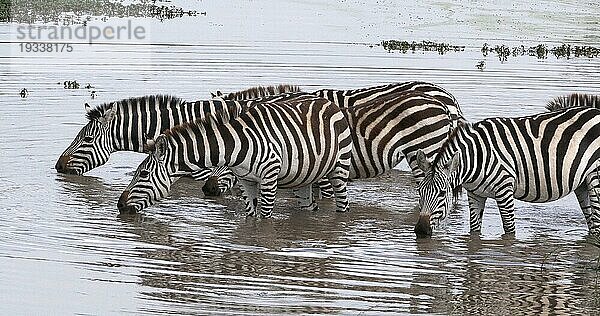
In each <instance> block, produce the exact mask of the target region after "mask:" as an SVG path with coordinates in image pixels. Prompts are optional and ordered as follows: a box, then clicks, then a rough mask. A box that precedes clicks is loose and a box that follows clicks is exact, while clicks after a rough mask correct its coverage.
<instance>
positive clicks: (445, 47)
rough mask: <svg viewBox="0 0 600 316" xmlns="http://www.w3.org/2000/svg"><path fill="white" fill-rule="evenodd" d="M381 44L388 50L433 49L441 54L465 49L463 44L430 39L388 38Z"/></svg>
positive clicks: (412, 50) (403, 51) (413, 50)
mask: <svg viewBox="0 0 600 316" xmlns="http://www.w3.org/2000/svg"><path fill="white" fill-rule="evenodd" d="M381 46H383V48H384V49H385V50H387V51H388V52H391V51H393V50H394V51H400V52H402V53H407V52H408V51H411V52H415V51H426V52H429V51H435V52H438V53H439V54H440V55H443V54H445V53H447V52H451V51H452V52H462V51H464V50H465V47H464V46H459V45H451V44H448V43H437V42H432V41H421V42H415V41H412V42H408V41H397V40H389V41H382V42H381Z"/></svg>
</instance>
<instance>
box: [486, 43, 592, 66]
mask: <svg viewBox="0 0 600 316" xmlns="http://www.w3.org/2000/svg"><path fill="white" fill-rule="evenodd" d="M481 53H482V54H483V56H484V57H487V56H488V54H490V53H495V54H496V55H497V56H498V59H499V60H500V61H501V62H505V61H507V60H508V57H510V56H513V57H517V56H532V57H536V58H538V59H546V58H548V55H549V54H552V55H554V56H555V57H556V58H566V59H570V58H577V57H587V58H595V57H599V56H600V48H597V47H593V46H577V45H568V44H562V45H560V46H555V47H552V48H548V46H547V45H546V44H538V45H536V46H530V47H525V45H519V46H514V47H510V46H507V45H496V46H494V47H491V46H490V45H488V44H487V43H484V44H483V47H482V48H481Z"/></svg>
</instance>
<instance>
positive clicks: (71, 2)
mask: <svg viewBox="0 0 600 316" xmlns="http://www.w3.org/2000/svg"><path fill="white" fill-rule="evenodd" d="M161 2H169V1H167V0H158V1H157V0H137V1H128V2H121V1H119V2H117V1H111V0H89V1H78V0H57V1H43V0H27V1H25V0H13V1H2V3H1V4H0V22H14V23H26V24H33V23H54V24H62V25H73V24H84V25H85V24H87V22H88V21H90V20H91V19H92V17H95V18H98V19H100V20H102V21H106V20H107V18H108V17H121V18H123V17H149V18H157V19H160V20H161V21H162V20H165V19H174V18H178V17H182V16H197V15H198V12H196V11H191V10H190V11H186V10H183V9H182V8H180V7H176V6H174V5H170V6H165V5H161V4H160V3H161ZM200 15H206V12H202V13H200Z"/></svg>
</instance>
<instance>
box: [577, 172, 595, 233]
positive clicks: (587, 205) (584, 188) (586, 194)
mask: <svg viewBox="0 0 600 316" xmlns="http://www.w3.org/2000/svg"><path fill="white" fill-rule="evenodd" d="M586 180H587V179H586ZM590 191H591V188H588V184H587V181H586V183H583V184H581V185H580V186H579V187H577V188H576V189H575V196H576V197H577V201H578V202H579V207H581V211H582V212H583V216H584V217H585V222H586V223H587V225H588V229H589V230H590V231H591V229H592V227H591V219H592V206H591V201H590Z"/></svg>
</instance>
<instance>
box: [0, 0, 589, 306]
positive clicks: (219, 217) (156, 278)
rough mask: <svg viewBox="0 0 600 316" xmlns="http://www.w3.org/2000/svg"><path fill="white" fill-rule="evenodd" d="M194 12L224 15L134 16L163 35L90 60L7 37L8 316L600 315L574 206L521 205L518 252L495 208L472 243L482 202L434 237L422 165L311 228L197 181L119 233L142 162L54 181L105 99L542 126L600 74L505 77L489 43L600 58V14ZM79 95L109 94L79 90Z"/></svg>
mask: <svg viewBox="0 0 600 316" xmlns="http://www.w3.org/2000/svg"><path fill="white" fill-rule="evenodd" d="M175 4H176V5H178V6H181V7H183V8H184V9H186V10H196V11H198V12H204V11H205V12H207V15H206V16H196V17H189V16H184V17H183V18H178V19H173V20H168V21H164V22H160V21H158V20H156V19H151V18H148V19H142V18H134V19H133V22H134V24H136V25H142V26H144V27H145V28H146V30H147V31H148V32H147V33H148V35H149V37H148V38H146V39H144V40H141V41H126V42H110V41H103V42H102V43H96V44H94V45H91V46H90V45H88V44H81V43H79V44H77V43H75V44H74V51H73V52H71V53H66V52H64V53H53V54H42V53H22V52H20V47H19V44H18V43H12V44H11V43H9V41H10V39H11V38H13V40H14V37H11V35H10V34H14V30H15V28H16V27H17V25H16V24H6V23H4V24H0V39H3V40H4V41H3V42H2V43H0V69H1V70H2V72H1V73H0V83H1V84H0V127H2V136H1V137H0V314H7V315H8V314H102V315H104V314H125V313H129V314H144V313H147V314H227V315H229V314H261V315H262V314H267V313H272V314H296V313H302V314H307V313H316V314H350V315H371V314H373V315H381V314H393V315H396V314H419V313H426V314H484V313H485V314H506V315H514V314H532V315H540V314H548V313H552V314H589V315H594V314H598V313H599V311H600V287H599V285H598V272H599V269H598V265H599V263H598V261H597V260H598V256H599V255H600V251H599V249H598V248H597V247H596V246H593V245H591V244H589V243H587V242H586V235H587V228H586V225H585V222H584V219H583V216H582V214H581V211H580V210H579V208H578V206H577V203H576V200H575V198H574V197H573V196H569V197H568V198H565V199H563V200H561V201H558V202H555V203H548V204H537V205H536V204H526V203H518V204H517V220H516V224H517V234H516V237H515V238H513V239H506V238H503V237H502V228H501V224H500V223H501V221H500V218H499V215H498V213H497V209H496V208H495V205H493V204H494V203H490V204H489V205H488V208H487V211H486V215H485V217H484V223H483V234H482V235H481V236H479V237H474V236H470V235H469V232H468V214H467V213H468V211H467V206H466V198H465V197H463V199H462V200H461V201H460V204H459V208H458V210H457V211H455V212H454V213H452V214H451V215H450V216H449V218H448V220H447V221H445V222H444V224H443V226H442V227H441V228H440V229H438V230H437V231H436V232H435V235H434V237H433V238H432V239H424V240H416V239H415V236H414V233H413V226H414V223H415V221H416V214H415V212H414V210H413V208H414V206H415V204H416V192H415V189H414V188H415V187H414V182H413V180H412V178H411V177H410V175H409V174H408V173H407V172H406V171H403V170H406V168H404V167H400V168H399V169H400V170H399V171H394V172H392V173H390V174H389V175H386V176H385V177H382V178H380V179H372V180H367V181H356V182H353V183H351V185H350V197H351V200H352V204H351V207H352V211H351V212H349V213H347V214H338V213H335V212H334V211H333V209H334V205H333V203H332V202H331V201H323V202H322V203H321V204H320V210H319V211H317V212H312V213H306V212H301V211H300V210H298V209H294V208H293V207H289V204H290V203H289V202H290V201H291V198H290V197H289V196H288V195H287V194H288V193H286V192H280V193H281V194H280V195H278V196H279V198H278V200H277V204H276V208H275V210H274V216H273V218H272V219H269V220H262V219H259V220H256V219H247V218H246V217H245V215H244V212H243V209H242V204H243V203H242V201H241V198H240V197H239V196H238V195H233V196H226V197H223V198H218V199H204V198H203V197H202V193H201V190H200V186H199V184H198V183H194V182H191V181H185V180H182V181H181V182H179V183H177V185H175V186H174V188H173V192H172V194H171V197H170V198H169V199H167V200H165V201H164V202H163V203H160V204H159V205H157V206H155V207H152V208H149V209H148V210H146V211H145V212H144V213H143V214H142V215H140V216H139V217H138V218H135V219H131V220H121V219H118V218H117V216H116V215H117V213H118V211H117V209H116V201H117V197H118V195H119V194H120V192H121V190H123V188H124V187H125V186H126V185H127V184H128V182H129V181H130V176H129V175H127V173H129V172H131V171H132V170H134V169H135V167H136V166H137V164H138V163H139V162H140V161H141V160H142V159H143V158H144V155H141V154H135V153H117V154H115V155H114V156H113V157H111V160H110V162H109V163H108V164H107V165H105V166H103V167H101V168H98V169H96V170H94V171H92V172H90V173H89V174H88V175H87V176H83V177H75V176H63V175H59V174H57V173H56V172H55V171H54V169H53V166H54V163H55V161H56V158H57V157H58V155H59V154H60V153H61V152H62V150H63V149H64V148H65V147H66V146H67V145H68V143H69V142H70V141H71V140H72V138H73V137H74V135H75V133H76V132H77V131H78V130H79V129H80V128H81V126H82V125H83V124H84V123H85V119H84V110H83V104H84V103H85V102H90V103H91V104H99V103H102V102H106V101H111V100H117V99H121V98H125V97H130V96H140V95H144V94H154V93H171V94H175V95H177V96H180V97H183V98H187V99H198V98H206V97H207V96H208V95H209V92H210V91H215V90H221V91H224V92H225V91H232V90H236V89H242V88H245V87H248V86H251V85H255V84H273V83H282V82H286V83H292V84H299V85H301V86H303V87H304V88H305V89H307V90H312V89H318V88H324V87H337V88H357V87H365V86H371V85H377V84H383V83H389V82H401V81H408V80H424V81H431V82H434V83H437V84H439V85H441V86H443V87H445V88H446V89H448V90H449V91H450V92H452V93H453V94H454V95H455V96H456V98H457V99H458V100H459V102H460V104H461V106H462V109H463V112H464V113H465V115H466V116H467V118H468V119H470V120H476V119H481V118H484V117H488V116H497V115H503V116H508V115H513V116H514V115H526V114H532V113H536V112H540V111H543V106H544V105H545V103H546V102H547V101H548V100H549V99H550V98H552V97H554V96H557V95H561V94H564V93H568V92H574V91H581V92H590V93H600V71H599V69H600V61H599V60H597V59H584V58H578V59H570V60H565V59H561V60H556V59H554V58H549V59H545V60H537V59H535V58H532V57H516V58H509V60H508V61H507V62H505V63H500V62H499V60H498V58H496V57H495V56H488V57H487V58H484V57H482V56H481V53H480V51H479V49H480V48H481V45H482V44H483V43H484V42H488V43H489V44H491V45H494V44H503V43H504V44H511V45H520V44H521V43H523V44H525V45H526V46H527V45H529V46H533V45H537V44H539V43H547V44H548V45H558V44H561V43H563V42H566V43H572V44H579V45H593V46H600V20H599V18H598V16H599V15H598V13H599V12H600V6H599V5H598V4H597V3H596V2H592V1H589V2H580V1H547V2H542V3H539V4H533V5H512V4H497V5H494V6H491V7H490V6H489V5H484V3H483V2H481V3H480V2H470V3H469V4H461V3H460V2H444V1H443V2H435V3H430V4H427V5H422V4H419V5H416V4H409V5H406V6H403V7H400V6H399V5H398V4H397V2H394V1H339V2H331V3H328V4H319V3H315V2H306V1H285V2H282V1H277V2H275V1H272V2H270V1H267V2H241V1H236V2H233V3H231V4H228V5H227V6H225V7H224V6H223V4H221V2H218V1H202V2H196V1H176V2H175ZM123 21H124V20H123V19H122V18H109V19H108V20H107V21H106V22H102V21H101V20H95V19H92V20H91V21H90V22H89V23H90V24H91V25H103V23H105V24H111V23H112V24H118V23H121V22H123ZM384 39H401V40H417V41H420V40H435V41H443V42H449V43H451V44H456V45H465V46H466V50H465V52H460V53H448V54H446V55H441V56H440V55H438V54H436V53H430V52H428V53H420V52H418V53H415V54H411V53H409V54H405V55H403V54H398V53H387V52H385V51H384V50H383V49H382V48H381V47H379V46H376V45H375V46H373V47H371V45H369V44H377V43H379V42H380V41H381V40H384ZM481 60H485V61H486V68H485V69H484V70H483V71H480V70H478V69H477V68H476V67H475V65H476V64H477V63H478V62H479V61H481ZM65 80H77V81H78V82H79V83H80V84H81V86H82V87H83V86H84V85H86V84H87V83H90V84H91V85H92V86H94V88H92V89H83V88H82V89H76V90H70V89H64V87H63V82H64V81H65ZM22 88H27V90H28V91H29V95H28V97H27V98H21V97H20V96H19V91H20V90H21V89H22ZM92 90H94V91H96V94H97V98H95V99H91V97H90V94H91V91H92Z"/></svg>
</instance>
